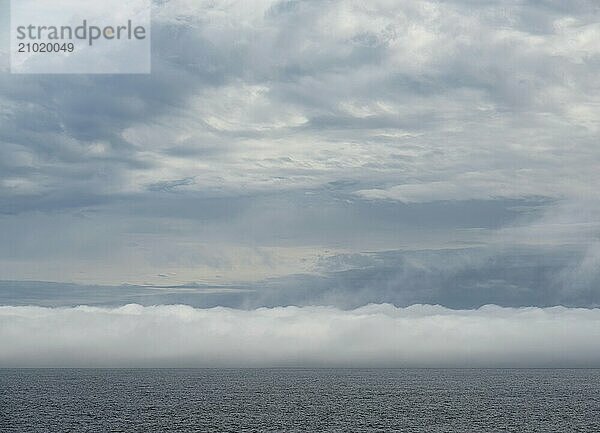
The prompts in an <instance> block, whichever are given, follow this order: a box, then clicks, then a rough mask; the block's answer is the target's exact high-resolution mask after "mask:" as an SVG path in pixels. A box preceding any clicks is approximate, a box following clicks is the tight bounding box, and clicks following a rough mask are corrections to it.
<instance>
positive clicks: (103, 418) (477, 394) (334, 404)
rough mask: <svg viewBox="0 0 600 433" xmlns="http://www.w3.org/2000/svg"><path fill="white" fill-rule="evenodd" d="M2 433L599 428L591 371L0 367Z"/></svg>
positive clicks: (598, 388) (599, 397)
mask: <svg viewBox="0 0 600 433" xmlns="http://www.w3.org/2000/svg"><path fill="white" fill-rule="evenodd" d="M0 431H1V432H2V433H13V432H14V433H28V432H44V433H47V432H48V433H62V432H64V433H67V432H69V433H76V432H94V433H101V432H144V433H150V432H161V433H162V432H236V433H237V432H322V431H326V432H388V431H398V432H444V433H451V432H477V433H483V432H515V433H517V432H518V433H524V432H536V433H540V432H552V433H562V432H590V433H596V432H600V370H405V369H398V370H353V369H349V370H345V369H289V370H288V369H247V370H244V369H242V370H236V369H224V370H219V369H213V370H211V369H197V370H168V369H158V370H110V369H102V370H93V369H90V370H74V369H58V370H10V369H5V370H0Z"/></svg>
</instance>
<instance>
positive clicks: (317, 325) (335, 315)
mask: <svg viewBox="0 0 600 433" xmlns="http://www.w3.org/2000/svg"><path fill="white" fill-rule="evenodd" d="M598 338H600V310H582V309H568V308H562V307H557V308H547V309H541V308H522V309H511V308H500V307H495V306H486V307H483V308H480V309H478V310H470V311H466V310H448V309H445V308H442V307H437V306H427V305H414V306H411V307H408V308H396V307H393V306H391V305H368V306H364V307H361V308H358V309H355V310H351V311H342V310H338V309H335V308H331V307H303V308H296V307H286V308H273V309H268V308H260V309H257V310H251V311H241V310H233V309H227V308H214V309H205V310H202V309H194V308H191V307H188V306H183V305H172V306H153V307H142V306H139V305H126V306H123V307H120V308H115V309H108V308H93V307H84V306H82V307H76V308H55V309H52V308H39V307H0V346H1V347H2V351H1V352H0V366H3V367H8V366H19V367H23V366H60V367H66V366H69V367H74V366H78V367H92V366H110V367H120V366H138V367H140V366H162V367H173V366H187V367H190V366H193V367H215V366H218V367H223V366H246V367H247V366H253V367H256V366H395V367H429V366H431V367H433V366H435V367H497V366H502V367H509V366H510V367H580V366H586V367H590V366H595V367H597V366H598V365H600V347H599V346H598V345H597V344H594V343H595V342H596V341H597V340H598Z"/></svg>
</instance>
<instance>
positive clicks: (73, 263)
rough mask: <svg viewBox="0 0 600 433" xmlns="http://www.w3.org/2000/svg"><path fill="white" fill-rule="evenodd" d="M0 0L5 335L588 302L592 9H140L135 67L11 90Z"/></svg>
mask: <svg viewBox="0 0 600 433" xmlns="http://www.w3.org/2000/svg"><path fill="white" fill-rule="evenodd" d="M8 8H9V2H8V1H7V0H0V10H2V11H3V13H2V14H0V29H1V30H0V39H1V40H2V44H0V59H1V60H0V305H4V306H13V307H15V308H24V310H22V311H21V310H14V311H21V312H20V313H18V314H25V315H26V316H27V314H32V315H33V316H31V320H32V323H31V324H30V326H31V327H34V328H35V327H36V326H38V325H39V323H38V322H36V320H41V319H39V317H46V318H47V320H67V319H68V318H73V320H79V319H80V316H81V315H82V314H84V313H83V312H82V311H88V310H77V309H76V308H77V306H79V305H87V306H89V308H92V309H91V310H89V312H88V313H89V314H90V315H91V316H90V317H93V318H94V320H96V319H97V320H102V318H104V319H105V320H109V319H107V318H106V317H108V316H106V314H108V313H106V311H114V312H115V313H114V314H116V315H117V316H118V314H120V313H118V312H119V311H122V310H120V309H119V308H123V306H124V305H126V304H136V305H137V307H135V308H141V309H142V310H141V311H145V312H146V311H147V314H148V315H149V316H150V317H154V316H153V315H154V314H159V313H158V312H160V311H161V310H160V308H163V307H156V308H157V309H152V308H154V307H152V306H154V305H159V306H160V305H162V306H166V305H173V304H182V305H186V306H187V307H181V308H196V310H194V311H196V313H193V314H192V313H190V314H192V315H194V314H200V315H202V314H212V313H207V312H206V311H208V310H206V311H205V309H209V308H212V307H226V308H231V309H233V310H232V311H236V312H237V313H236V314H240V315H241V316H240V317H244V318H247V320H253V319H252V318H251V316H244V314H246V313H244V311H246V312H249V313H248V314H258V315H260V314H262V313H258V312H257V311H260V310H257V309H260V308H263V307H268V308H274V309H273V310H272V311H271V310H269V311H271V313H269V314H272V315H274V316H276V317H279V316H278V314H279V313H277V312H278V311H282V310H278V309H277V308H279V307H290V306H295V307H299V308H300V312H298V320H308V319H306V318H307V317H310V315H311V314H313V313H312V310H310V308H316V307H318V306H321V307H323V308H324V309H323V310H317V311H318V312H319V313H318V314H322V316H319V317H320V318H321V317H322V318H323V319H322V320H326V319H327V317H329V314H331V315H333V316H336V315H339V316H340V317H342V319H340V320H351V319H350V318H351V317H354V316H353V315H354V314H358V313H353V312H356V311H361V310H360V308H363V307H364V306H366V305H369V304H377V305H383V306H381V307H378V308H383V309H384V310H386V311H388V310H387V309H388V308H397V309H398V311H399V313H398V314H400V315H402V314H404V313H402V311H404V310H402V309H403V308H406V307H410V306H413V305H421V304H423V305H439V306H441V307H440V308H446V309H450V310H449V311H464V312H466V313H464V314H467V315H469V314H475V315H476V317H478V318H479V319H481V320H484V321H485V320H487V319H489V320H490V326H491V327H494V326H497V323H498V322H494V320H496V316H495V313H494V314H491V313H490V314H491V316H490V317H488V316H487V314H488V313H489V312H488V311H487V310H485V311H484V312H481V313H480V314H479V313H476V312H477V311H480V309H481V308H482V307H483V306H486V305H489V304H494V305H496V306H498V308H500V309H502V308H507V310H506V311H505V313H502V314H507V315H508V316H507V317H513V316H512V315H513V314H514V315H516V316H515V320H516V317H517V316H518V314H519V313H518V311H519V308H522V307H534V308H538V310H531V311H541V312H542V313H540V314H555V313H553V312H552V313H547V310H546V309H547V308H549V307H555V306H564V307H567V308H573V309H574V310H573V311H572V312H567V313H564V314H568V315H569V320H571V319H573V320H575V317H579V313H577V311H579V310H576V309H575V308H579V309H581V308H583V309H591V308H596V307H598V306H600V290H599V288H600V196H599V195H598V193H597V185H600V169H599V168H600V149H599V147H598V146H599V145H598V135H599V133H600V74H598V71H599V67H600V45H599V44H598V40H599V38H600V5H599V4H598V3H597V2H596V1H593V0H574V1H571V2H568V4H567V3H565V2H561V1H558V0H529V1H527V0H510V1H505V2H496V1H472V0H448V1H419V2H415V1H403V0H372V1H368V2H365V1H357V0H319V1H313V0H304V1H293V0H289V1H287V0H286V1H284V0H252V1H233V0H219V1H215V0H170V1H169V0H163V1H155V2H154V5H153V12H152V16H153V18H152V73H151V74H149V75H12V74H10V73H9V63H8V51H9V48H8V44H7V40H8V39H7V29H8V14H7V13H4V12H7V11H8V10H9V9H8ZM387 304H389V305H391V306H395V307H385V305H387ZM142 306H144V307H142ZM2 308H4V307H2ZM35 308H42V309H41V310H36V309H35ZM43 308H46V309H43ZM65 308H66V309H65ZM69 308H71V309H73V308H75V310H72V311H71V310H69ZM93 308H99V309H100V310H94V309H93ZM144 308H149V310H144ZM164 308H167V307H164ZM302 308H308V309H309V310H306V311H305V310H302ZM327 308H329V309H331V310H327ZM365 308H366V307H365ZM374 308H375V307H374ZM423 308H428V307H423ZM483 308H485V307H483ZM54 309H56V310H54ZM103 309H108V310H103ZM513 309H516V310H513ZM11 311H13V310H10V309H3V310H2V311H1V312H0V316H3V315H6V314H9V315H10V314H13V313H11ZM36 311H41V312H45V313H44V314H42V316H39V315H38V313H36ZM185 311H187V310H185ZM203 311H204V312H203ZM210 311H212V310H210ZM217 311H221V310H217ZM223 311H225V310H223ZM283 311H287V310H283ZM294 311H296V310H294ZM427 311H429V310H427ZM444 311H445V310H444ZM494 311H495V310H494ZM499 311H504V310H499ZM527 311H529V310H527ZM531 311H530V312H529V313H527V314H532V315H534V313H533V312H531ZM552 311H554V310H552ZM560 311H562V310H560ZM567 311H569V310H567ZM594 311H595V310H594ZM469 312H470V313H469ZM14 314H16V313H14ZM39 314H41V313H39ZM144 314H146V313H144ZM215 314H216V313H215ZM423 314H425V315H426V316H427V314H429V313H426V312H425V313H423ZM448 314H449V317H450V318H449V320H454V317H455V316H453V314H454V313H448ZM456 314H458V316H459V317H461V319H460V320H463V318H462V316H461V314H462V313H456ZM478 314H479V315H478ZM556 314H558V313H556ZM561 314H562V313H561ZM570 314H572V316H571V315H570ZM581 314H583V315H585V317H586V320H587V318H592V319H593V320H596V321H597V322H596V323H600V322H598V321H599V320H600V319H597V318H596V317H597V313H595V312H593V311H592V312H591V313H586V312H582V313H581ZM588 314H589V316H588ZM184 315H185V314H184ZM559 315H560V314H559ZM27 317H30V316H27ZM110 317H113V316H110ZM143 317H146V316H143ZM173 317H175V318H174V319H173V321H174V322H173V324H172V326H174V327H177V323H178V320H180V316H177V315H175V316H173ZM248 317H250V318H248ZM336 317H337V316H336ZM377 317H379V316H377ZM427 317H429V316H427ZM466 317H471V316H466ZM492 319H493V320H492ZM0 320H3V319H0ZM111 320H112V319H111ZM207 320H208V319H207ZM244 320H246V319H240V321H239V322H236V323H237V325H231V326H232V327H235V326H241V327H243V326H245V325H244ZM257 320H258V319H257ZM319 320H321V319H319ZM382 320H383V319H382ZM456 320H457V322H456V323H457V324H456V326H460V323H462V322H460V320H459V319H456ZM464 320H467V318H464ZM469 320H470V319H469ZM503 320H509V319H503ZM519 320H520V319H519ZM524 320H526V319H524ZM590 320H591V319H590ZM593 320H592V322H590V323H593ZM426 322H427V321H426ZM74 323H78V322H74ZM153 323H157V322H153ZM319 323H320V322H319ZM393 323H395V324H392V325H390V326H392V328H393V327H394V326H400V325H397V323H399V322H393ZM402 323H408V322H402ZM428 323H429V322H427V323H425V324H424V325H423V326H425V327H427V326H430V325H429V324H428ZM515 323H517V322H515ZM519 323H520V322H519ZM586 323H587V322H585V323H583V322H582V325H581V326H582V328H581V329H582V330H583V331H581V332H582V334H580V335H584V334H585V332H584V331H585V329H587V328H585V326H587V325H586ZM28 326H29V325H28ZM73 326H76V325H75V324H74V325H73ZM90 326H91V325H90ZM124 326H126V324H124ZM157 326H158V325H157ZM381 326H383V325H381ZM402 326H405V325H402ZM406 326H408V327H409V328H410V327H411V326H412V325H406ZM415 326H416V325H415ZM431 326H433V325H431ZM453 326H454V325H453ZM469 326H473V325H469ZM536 326H537V325H536ZM536 326H533V328H532V330H531V335H534V333H535V332H537V331H538V330H539V331H540V332H543V329H544V328H543V327H541V326H540V327H536ZM595 326H600V325H595ZM26 329H29V328H27V326H26V325H23V327H22V328H21V329H20V331H19V332H17V331H14V330H13V331H14V332H13V333H11V334H10V335H12V336H13V337H14V336H15V335H22V334H23V335H28V334H27V332H26ZM177 329H179V328H177ZM286 329H287V328H286ZM349 329H352V328H351V327H350V328H349ZM577 329H580V328H577ZM92 331H93V329H91V330H90V332H92ZM6 332H8V331H6ZM11 332H12V331H11ZM282 332H284V331H282ZM289 332H291V333H293V330H289ZM348 332H351V331H348ZM448 332H450V331H448ZM573 332H574V333H576V332H578V330H573ZM7 335H8V334H7V333H5V334H2V332H0V341H7V340H3V338H8V337H7ZM441 335H445V334H441ZM365 338H366V337H365ZM582 338H583V337H582ZM10 341H13V340H10ZM23 341H30V340H28V339H24V340H23ZM364 341H368V338H367V339H366V340H364ZM577 341H579V340H577ZM31 344H32V345H33V346H35V344H36V343H35V342H33V341H31ZM56 344H57V345H59V346H60V344H61V343H60V342H57V343H56ZM107 344H109V343H107ZM110 344H112V343H110ZM110 344H109V345H110ZM232 344H233V343H232ZM398 344H400V342H399V343H398ZM407 344H408V343H407ZM432 344H433V342H432ZM15 345H16V343H15ZM228 347H229V346H228ZM231 347H235V346H231ZM483 347H484V346H481V348H482V349H481V350H483V351H485V350H484V349H483ZM17 349H18V348H17V347H16V346H15V350H14V353H16V354H17V355H18V353H24V352H18V350H17ZM223 350H224V351H225V352H226V353H230V352H227V350H229V349H226V348H225V349H223ZM374 350H375V349H374ZM377 350H378V349H377ZM377 350H376V351H377ZM514 350H515V353H521V352H519V350H520V349H519V348H518V347H517V343H515V346H514ZM225 352H223V353H225ZM11 353H12V352H11ZM128 353H129V352H128ZM219 353H220V352H219ZM540 353H542V352H540ZM17 355H14V356H17ZM521 355H522V356H521ZM521 355H520V356H521V358H520V359H528V358H527V357H526V354H522V353H521ZM538 355H539V354H538ZM542 355H543V353H542ZM542 355H539V356H538V357H537V358H535V357H534V358H535V359H538V360H543V359H544V357H543V356H542ZM592 355H594V356H596V358H594V359H596V360H600V355H598V354H595V353H594V354H592ZM592 355H590V353H584V354H582V355H581V356H582V357H581V359H579V361H581V363H583V364H585V363H586V362H588V361H589V360H590V359H592V358H593V356H592ZM7 356H8V355H7ZM10 356H12V355H10ZM156 356H158V355H156ZM190 356H191V358H190V359H196V360H197V358H194V356H195V355H194V354H191V355H190ZM215 356H216V355H215ZM223 356H224V357H226V354H225V355H223ZM248 356H250V355H248ZM386 356H387V355H385V353H383V352H382V358H381V359H382V360H383V361H385V360H388V361H389V360H390V359H392V360H393V359H396V360H397V359H400V358H394V357H393V356H392V355H390V356H391V358H386ZM394 356H395V355H394ZM415 356H416V355H415ZM457 356H458V355H457ZM586 356H587V358H586ZM590 356H592V358H590ZM125 358H127V357H125ZM450 358H451V359H453V360H454V361H456V359H458V358H452V357H450ZM450 358H449V359H450ZM8 359H9V358H7V357H5V358H1V357H0V363H2V362H3V361H4V363H7V362H8V361H7V360H8ZM10 359H12V361H11V362H13V361H14V359H17V358H10ZM53 359H58V360H60V358H53ZM127 359H128V360H129V361H132V362H133V361H135V359H137V358H135V357H134V358H127ZM211 359H212V361H211V362H213V361H214V360H215V359H216V358H214V359H213V358H211ZM269 359H271V361H273V362H275V361H276V360H274V358H269ZM310 359H312V360H313V361H314V362H315V363H317V364H318V362H317V361H319V360H321V361H322V360H323V359H324V358H322V357H320V358H319V357H314V358H310ZM402 359H404V358H402ZM407 359H408V358H407ZM411 359H412V358H411ZM418 359H423V357H421V358H418V357H416V358H414V359H412V361H410V362H413V361H414V362H413V363H417V362H416V361H415V360H418ZM477 359H478V360H479V361H481V362H483V361H482V360H484V359H490V358H489V357H485V356H484V357H481V358H477ZM129 361H128V362H129ZM383 361H382V363H383V364H385V363H386V362H387V361H386V362H383ZM454 361H452V362H449V363H450V364H453V362H454ZM479 361H478V362H479ZM579 361H578V362H579ZM57 362H58V361H57ZM319 362H320V361H319ZM398 362H400V361H398ZM402 362H404V361H402ZM406 362H407V363H408V364H410V362H408V361H406ZM481 362H480V363H481ZM209 363H210V362H209ZM392 363H393V362H392ZM454 363H456V362H454ZM500 363H501V362H500Z"/></svg>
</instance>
